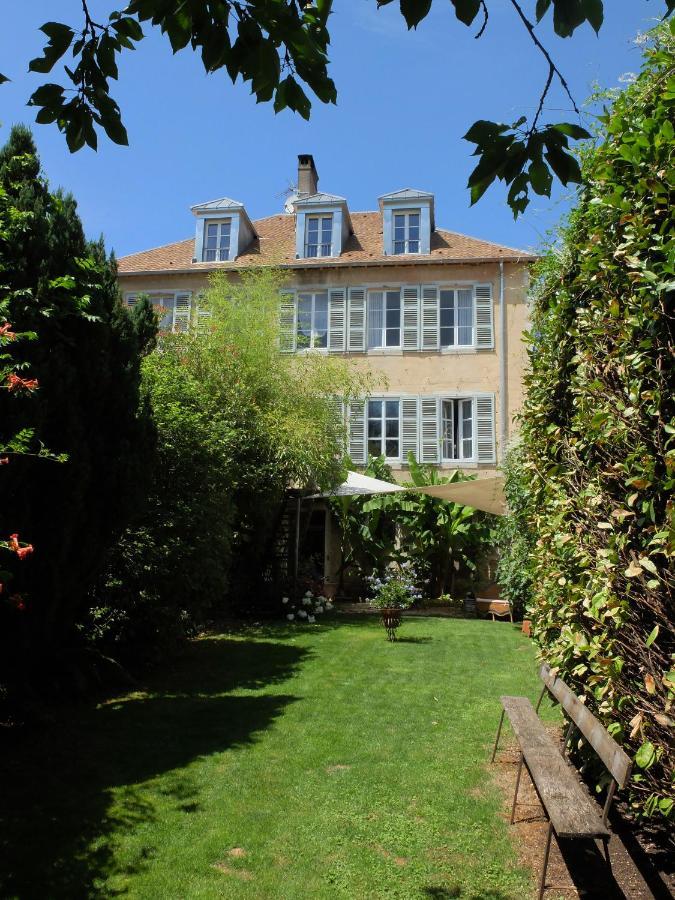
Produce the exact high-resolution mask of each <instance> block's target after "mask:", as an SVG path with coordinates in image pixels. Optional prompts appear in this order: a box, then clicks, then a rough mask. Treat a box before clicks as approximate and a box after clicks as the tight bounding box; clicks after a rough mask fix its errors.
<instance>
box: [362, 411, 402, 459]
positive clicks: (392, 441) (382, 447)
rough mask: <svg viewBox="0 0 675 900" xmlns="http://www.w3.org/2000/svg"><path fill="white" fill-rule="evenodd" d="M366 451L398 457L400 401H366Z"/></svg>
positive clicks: (399, 447) (371, 453) (399, 451)
mask: <svg viewBox="0 0 675 900" xmlns="http://www.w3.org/2000/svg"><path fill="white" fill-rule="evenodd" d="M368 453H369V455H370V456H386V457H387V458H388V459H398V458H399V457H400V455H401V445H400V401H399V400H369V401H368Z"/></svg>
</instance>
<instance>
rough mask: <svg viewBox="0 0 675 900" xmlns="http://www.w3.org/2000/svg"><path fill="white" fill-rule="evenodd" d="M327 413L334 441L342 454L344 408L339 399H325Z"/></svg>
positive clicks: (343, 448)
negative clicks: (337, 443)
mask: <svg viewBox="0 0 675 900" xmlns="http://www.w3.org/2000/svg"><path fill="white" fill-rule="evenodd" d="M326 402H327V404H328V411H329V414H330V418H331V422H332V425H333V427H334V429H335V437H336V440H337V441H339V443H340V447H341V450H342V452H344V450H345V447H344V437H345V435H344V425H345V408H344V403H343V402H342V399H341V398H340V397H328V398H327V401H326Z"/></svg>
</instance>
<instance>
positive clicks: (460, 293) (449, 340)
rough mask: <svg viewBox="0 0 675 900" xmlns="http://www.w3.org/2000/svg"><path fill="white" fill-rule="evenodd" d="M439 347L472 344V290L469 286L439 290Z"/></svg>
mask: <svg viewBox="0 0 675 900" xmlns="http://www.w3.org/2000/svg"><path fill="white" fill-rule="evenodd" d="M440 324H441V347H466V346H471V345H472V344H473V291H472V290H471V288H460V289H459V290H453V291H451V290H444V289H441V292H440Z"/></svg>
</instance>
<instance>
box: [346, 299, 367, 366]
mask: <svg viewBox="0 0 675 900" xmlns="http://www.w3.org/2000/svg"><path fill="white" fill-rule="evenodd" d="M347 349H348V350H349V351H356V352H359V351H361V352H363V351H364V350H365V349H366V290H365V288H350V289H349V337H348V341H347Z"/></svg>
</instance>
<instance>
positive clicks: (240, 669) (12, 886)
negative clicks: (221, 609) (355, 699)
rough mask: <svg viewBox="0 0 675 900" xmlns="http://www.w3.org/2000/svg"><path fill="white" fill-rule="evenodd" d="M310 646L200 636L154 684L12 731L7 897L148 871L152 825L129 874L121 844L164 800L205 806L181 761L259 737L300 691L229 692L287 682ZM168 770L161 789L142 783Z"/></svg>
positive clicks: (105, 893)
mask: <svg viewBox="0 0 675 900" xmlns="http://www.w3.org/2000/svg"><path fill="white" fill-rule="evenodd" d="M307 655H308V651H306V650H304V649H302V648H298V647H295V646H289V645H286V644H282V643H273V642H269V641H264V642H263V641H253V640H237V641H232V640H227V639H220V638H216V637H214V638H202V639H201V640H199V641H196V642H194V643H193V644H192V645H191V646H190V647H189V649H188V651H187V652H186V654H185V656H184V657H182V658H181V659H180V660H179V661H178V663H177V664H176V665H174V666H173V668H172V669H171V670H170V671H169V672H168V673H162V675H161V676H158V677H156V678H155V679H153V681H152V682H151V683H150V684H149V685H148V687H147V689H146V690H145V691H143V692H136V693H132V694H129V695H127V696H125V697H122V698H121V699H119V700H114V701H108V702H105V703H102V704H100V705H98V706H96V707H95V708H91V707H89V708H84V709H82V708H80V709H77V710H70V711H66V712H65V713H64V715H63V720H62V721H60V722H59V723H58V724H56V725H54V726H51V727H47V728H43V729H41V730H40V731H39V732H36V731H35V730H34V731H32V732H23V733H19V734H17V735H14V736H11V737H10V740H8V741H5V743H4V746H3V747H2V748H1V749H0V797H1V798H2V799H1V800H0V896H2V897H18V898H21V900H28V898H31V900H32V898H36V900H37V898H40V900H42V898H47V897H49V898H66V897H67V898H69V900H79V898H99V897H101V898H102V897H110V896H114V892H112V891H111V889H110V886H109V885H105V886H104V885H103V884H102V882H103V881H104V880H105V879H106V878H107V877H109V876H110V875H114V874H128V875H131V874H134V873H136V872H141V871H142V870H143V869H144V868H145V867H146V866H147V865H148V863H149V861H150V860H151V859H152V857H153V855H154V853H155V849H154V847H153V846H152V840H153V838H152V830H151V829H149V830H148V842H147V844H146V845H145V846H143V847H142V849H141V850H140V851H139V853H138V854H137V858H136V859H135V860H133V861H132V862H131V863H129V864H128V865H127V867H126V868H125V869H124V872H123V873H120V870H119V868H118V867H116V865H115V858H114V847H115V842H116V841H118V840H119V838H120V837H123V835H124V833H125V832H128V831H130V830H134V829H136V828H138V827H140V826H147V825H148V824H152V823H153V822H155V821H157V819H158V812H157V809H156V805H155V804H156V803H157V804H160V805H161V807H162V809H163V810H165V809H166V802H167V798H169V802H170V804H171V807H172V808H173V809H174V810H176V811H178V812H180V813H184V814H185V815H190V814H191V813H193V812H196V811H197V810H198V809H199V808H200V803H199V800H200V798H199V793H198V790H197V788H196V786H195V784H194V783H193V782H192V780H191V776H190V772H189V770H183V767H185V766H186V765H188V764H189V763H190V762H191V761H193V760H195V759H196V758H198V757H200V756H208V755H210V754H213V753H220V752H222V751H224V750H227V749H228V748H231V747H236V746H244V745H246V744H251V743H253V742H254V741H255V740H256V739H257V736H258V735H259V733H260V732H262V731H264V729H266V728H268V727H269V726H270V725H271V724H272V722H273V721H274V720H275V718H276V717H277V716H279V715H280V714H281V713H282V712H283V710H284V708H285V707H286V706H287V705H288V704H289V703H292V702H293V701H294V699H295V698H294V697H292V696H288V695H277V694H275V695H271V696H265V695H253V696H228V695H227V694H228V692H230V691H233V690H235V689H236V688H249V689H255V688H260V687H263V686H265V685H270V684H279V683H282V682H283V681H284V680H285V679H287V678H288V677H289V676H290V675H291V674H292V672H293V671H294V669H296V668H297V666H298V665H299V664H300V663H301V662H302V661H303V660H304V659H305V658H306V657H307ZM173 770H175V771H173ZM160 775H161V776H163V777H162V781H161V784H158V785H157V787H156V788H154V794H153V787H152V786H151V787H150V789H148V788H147V786H146V787H142V785H143V783H144V782H146V781H148V780H149V779H152V778H153V777H155V776H160ZM228 787H229V786H228V785H227V783H224V784H223V788H224V790H227V789H228ZM113 790H114V791H115V798H114V801H115V802H114V805H113V803H112V800H113V797H112V791H113ZM155 798H156V800H155ZM111 810H114V811H111Z"/></svg>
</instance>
